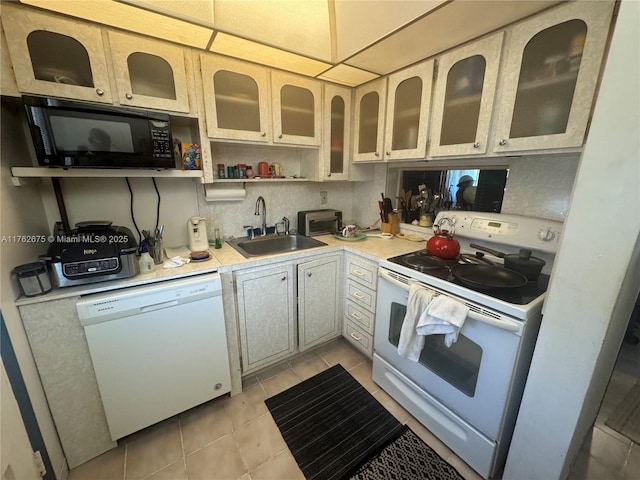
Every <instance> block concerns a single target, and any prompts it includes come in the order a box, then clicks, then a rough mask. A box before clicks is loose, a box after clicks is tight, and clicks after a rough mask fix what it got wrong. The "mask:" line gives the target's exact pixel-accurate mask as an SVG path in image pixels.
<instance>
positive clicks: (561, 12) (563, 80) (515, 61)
mask: <svg viewBox="0 0 640 480" xmlns="http://www.w3.org/2000/svg"><path fill="white" fill-rule="evenodd" d="M613 5H614V4H613V2H569V3H567V4H565V5H563V6H561V7H558V8H555V9H553V10H549V11H548V12H546V13H543V14H541V15H538V16H535V17H533V18H531V19H528V20H527V21H525V22H523V23H521V24H519V25H516V26H515V27H514V28H513V30H512V31H511V32H510V33H511V37H510V39H509V41H508V42H507V48H506V57H505V62H504V70H503V74H502V75H501V79H502V80H503V86H502V91H501V93H500V96H499V102H498V103H497V108H498V118H497V122H496V128H495V136H494V139H493V141H494V144H493V149H494V151H495V152H497V153H499V152H511V151H519V150H534V149H553V148H569V147H580V146H582V144H583V141H584V135H585V132H586V128H587V123H588V121H589V115H590V112H591V107H592V103H593V99H594V93H595V89H596V85H597V82H598V76H599V71H600V64H601V61H602V57H603V53H604V49H605V46H606V40H607V33H608V31H609V25H610V22H611V14H612V11H613Z"/></svg>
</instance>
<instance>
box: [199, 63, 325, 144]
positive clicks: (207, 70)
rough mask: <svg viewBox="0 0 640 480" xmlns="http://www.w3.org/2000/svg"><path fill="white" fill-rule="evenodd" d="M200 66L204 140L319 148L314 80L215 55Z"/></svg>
mask: <svg viewBox="0 0 640 480" xmlns="http://www.w3.org/2000/svg"><path fill="white" fill-rule="evenodd" d="M200 68H201V71H202V86H203V96H204V103H205V115H206V118H207V134H208V136H209V137H210V138H220V139H229V140H239V141H243V140H248V141H252V142H274V143H285V144H293V145H313V146H317V145H320V139H321V138H322V135H321V128H322V123H321V119H322V115H321V108H322V103H321V99H322V84H321V83H320V82H317V81H314V80H309V79H305V78H303V77H299V76H297V75H290V74H285V73H280V72H271V73H270V71H269V70H268V69H267V68H264V67H259V66H256V65H253V64H250V63H245V62H241V61H236V60H231V59H227V58H223V57H218V56H217V55H208V54H201V55H200ZM269 85H271V89H270V88H269Z"/></svg>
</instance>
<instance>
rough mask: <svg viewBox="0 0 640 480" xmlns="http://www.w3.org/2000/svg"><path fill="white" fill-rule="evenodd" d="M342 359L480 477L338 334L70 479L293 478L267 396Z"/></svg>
mask: <svg viewBox="0 0 640 480" xmlns="http://www.w3.org/2000/svg"><path fill="white" fill-rule="evenodd" d="M337 363H340V364H342V366H343V367H344V368H346V369H347V370H348V371H349V372H350V373H351V374H352V375H353V376H354V378H356V379H357V380H358V381H359V382H360V383H361V384H362V385H363V386H364V387H365V388H366V389H367V390H368V391H369V392H371V393H372V394H373V395H374V397H376V398H377V399H378V401H379V402H380V403H382V404H383V405H384V406H385V407H386V408H387V409H388V410H389V411H390V412H391V413H392V414H393V415H394V416H395V417H396V418H397V419H398V420H399V421H400V422H402V423H406V424H407V425H409V426H410V427H411V429H412V430H413V431H414V432H416V433H417V434H418V435H419V436H420V437H421V438H422V439H423V440H424V441H425V442H426V443H427V444H428V445H430V446H431V447H432V448H433V449H434V450H435V451H436V452H437V453H438V454H439V455H440V456H441V457H442V458H444V459H446V460H447V461H448V462H449V463H450V464H451V465H453V466H454V467H455V468H456V469H457V470H458V472H460V474H461V475H462V476H463V477H464V478H465V479H466V480H480V477H479V476H478V475H477V474H476V473H475V472H474V471H473V470H472V469H471V468H469V466H468V465H466V464H465V463H464V462H463V461H462V460H460V458H458V457H457V456H456V455H455V454H453V453H452V452H451V450H449V448H448V447H447V446H446V445H444V444H443V443H442V442H441V441H440V440H438V439H437V438H436V437H435V436H434V435H433V434H432V433H431V432H429V431H428V430H427V429H425V428H424V427H423V426H422V425H421V424H420V423H419V422H418V421H417V420H415V419H414V418H413V417H412V416H411V415H410V414H409V413H408V412H406V411H405V410H404V409H403V408H402V407H401V406H400V405H399V404H397V403H396V402H395V401H394V400H393V399H392V398H391V397H390V396H389V395H387V394H386V393H385V392H384V391H382V390H380V388H379V387H378V386H377V385H376V384H375V383H374V382H373V380H372V379H371V361H370V360H369V359H367V358H366V357H364V356H363V355H362V354H361V353H360V352H358V351H357V350H355V349H354V348H353V347H351V346H350V345H349V344H348V343H347V342H345V341H344V340H342V339H340V340H337V341H335V342H332V343H330V344H329V345H327V346H324V347H321V348H319V349H318V350H314V351H313V352H310V353H307V354H304V355H302V356H300V357H297V358H296V359H294V360H292V361H290V362H286V363H284V364H281V365H279V366H277V367H274V368H271V369H269V370H268V371H265V372H262V373H259V374H257V375H255V376H253V377H249V378H247V379H245V382H244V389H243V392H242V393H241V394H239V395H236V396H234V397H228V396H225V397H223V398H219V399H215V400H212V401H211V402H208V403H206V404H204V405H201V406H199V407H196V408H193V409H191V410H189V411H187V412H185V413H182V414H180V415H177V416H175V417H172V418H170V419H168V420H165V421H164V422H161V423H159V424H157V425H154V426H152V427H149V428H147V429H145V430H142V431H140V432H137V433H135V434H133V435H130V436H129V437H127V438H125V439H123V440H121V441H120V442H119V444H118V447H117V448H115V449H113V450H110V451H109V452H107V453H105V454H103V455H101V456H100V457H98V458H95V459H93V460H91V461H90V462H87V463H85V464H84V465H81V466H80V467H78V468H75V469H73V470H72V471H71V473H70V480H123V479H124V480H140V479H147V480H187V479H188V480H199V479H202V480H213V479H225V480H226V479H240V480H260V479H277V480H289V479H291V480H295V479H302V478H304V477H303V476H302V473H301V472H300V470H299V469H298V466H297V464H296V462H295V460H294V458H293V456H292V455H291V453H290V452H289V450H288V448H287V446H286V444H285V442H284V440H283V439H282V436H281V435H280V431H279V430H278V427H277V426H276V424H275V422H274V421H273V419H272V418H271V415H270V414H269V411H268V409H267V407H266V405H265V404H264V400H265V399H266V398H269V397H271V396H273V395H275V394H276V393H279V392H282V391H284V390H286V389H287V388H289V387H291V386H293V385H295V384H297V383H299V382H301V381H302V380H305V379H307V378H310V377H312V376H313V375H315V374H317V373H319V372H321V371H323V370H325V369H327V368H329V367H330V366H333V365H335V364H337Z"/></svg>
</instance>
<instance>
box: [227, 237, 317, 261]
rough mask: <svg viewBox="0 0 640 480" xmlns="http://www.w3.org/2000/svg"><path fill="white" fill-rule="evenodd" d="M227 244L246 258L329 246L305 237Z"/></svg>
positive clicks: (236, 241) (264, 239)
mask: <svg viewBox="0 0 640 480" xmlns="http://www.w3.org/2000/svg"><path fill="white" fill-rule="evenodd" d="M227 243H228V244H229V245H231V246H232V247H233V248H234V249H236V250H237V251H238V252H240V253H241V254H242V255H244V256H245V258H250V257H260V256H262V255H273V254H276V253H284V252H295V251H297V250H306V249H308V248H316V247H323V246H326V245H327V244H326V243H324V242H321V241H320V240H316V239H315V238H311V237H305V236H304V235H276V236H268V237H256V238H254V239H253V240H250V239H248V238H236V239H233V240H228V241H227Z"/></svg>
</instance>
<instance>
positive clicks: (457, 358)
mask: <svg viewBox="0 0 640 480" xmlns="http://www.w3.org/2000/svg"><path fill="white" fill-rule="evenodd" d="M406 313H407V307H406V305H401V304H399V303H392V304H391V319H390V322H389V342H390V343H391V344H392V345H394V346H396V347H397V346H398V342H399V340H400V331H401V329H402V322H403V321H404V316H405V314H406ZM481 361H482V348H481V347H480V345H478V344H477V343H474V342H473V341H471V340H469V339H468V338H467V337H465V336H464V335H462V334H460V335H458V340H457V341H456V342H455V343H454V344H453V345H451V347H447V346H446V345H445V344H444V335H427V337H426V341H425V345H424V348H423V349H422V353H421V354H420V358H419V360H418V362H419V363H420V364H421V365H423V366H425V367H427V368H428V369H429V370H431V371H432V372H433V373H435V374H436V375H438V376H439V377H440V378H442V379H443V380H444V381H446V382H447V383H449V384H451V385H452V386H454V387H455V388H457V389H458V390H460V391H461V392H462V393H464V394H465V395H467V396H469V397H473V396H474V395H475V392H476V384H477V382H478V372H479V371H480V363H481Z"/></svg>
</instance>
